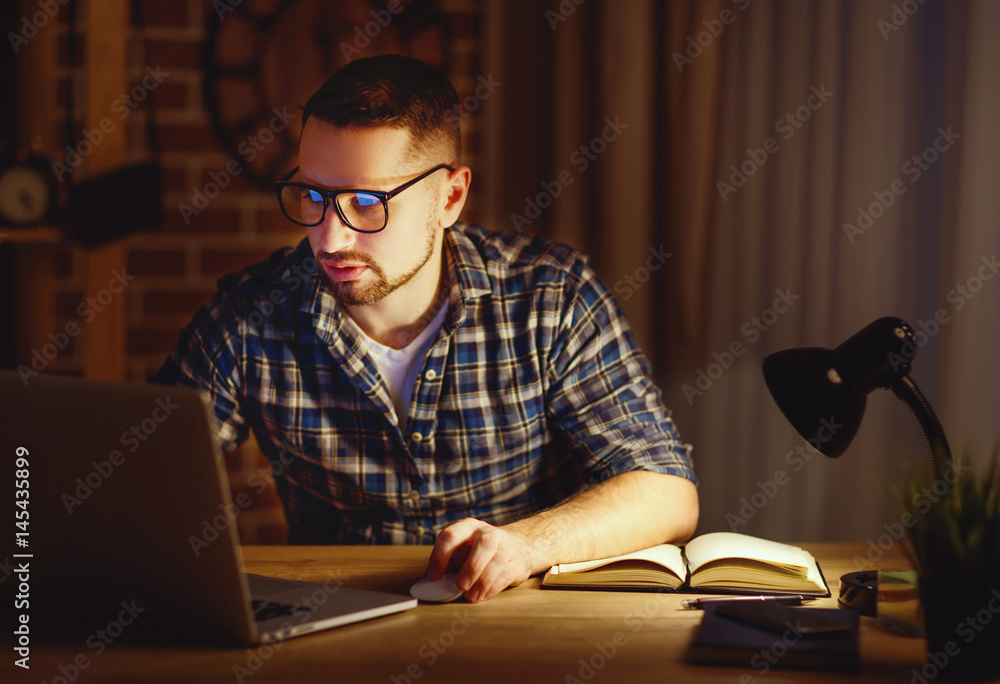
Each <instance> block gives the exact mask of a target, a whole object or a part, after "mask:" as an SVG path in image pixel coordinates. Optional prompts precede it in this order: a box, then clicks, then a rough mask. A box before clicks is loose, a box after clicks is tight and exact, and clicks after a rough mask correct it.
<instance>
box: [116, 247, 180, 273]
mask: <svg viewBox="0 0 1000 684" xmlns="http://www.w3.org/2000/svg"><path fill="white" fill-rule="evenodd" d="M184 270H185V255H184V252H182V251H181V250H178V249H133V250H131V251H130V252H129V254H128V272H129V273H132V274H135V275H137V276H150V275H166V276H171V275H183V274H184Z"/></svg>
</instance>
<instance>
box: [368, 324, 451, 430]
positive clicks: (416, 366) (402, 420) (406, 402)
mask: <svg viewBox="0 0 1000 684" xmlns="http://www.w3.org/2000/svg"><path fill="white" fill-rule="evenodd" d="M447 313H448V307H447V306H442V307H441V310H440V311H438V312H437V315H435V316H434V318H433V319H432V320H431V322H430V323H428V324H427V327H426V328H424V329H423V330H422V331H421V333H420V334H419V335H417V336H416V338H414V340H413V341H412V342H410V343H409V344H408V345H406V346H405V347H403V348H402V349H393V348H392V347H387V346H385V345H384V344H379V343H378V342H376V341H375V340H373V339H372V338H370V337H368V335H366V334H365V332H364V331H363V330H361V328H360V327H358V326H357V323H354V321H351V322H352V323H354V325H355V327H358V332H359V333H360V334H361V339H363V340H364V341H365V343H366V344H367V345H368V353H369V355H370V356H371V357H372V361H374V362H375V367H376V368H378V372H379V374H380V375H381V376H382V379H383V380H385V384H386V385H388V387H389V395H390V396H391V397H392V404H393V407H394V409H395V411H396V420H397V422H398V423H399V429H400V430H403V429H404V428H405V427H406V418H407V416H408V415H409V412H410V397H411V396H413V386H414V385H415V384H416V382H417V373H418V372H419V371H420V365H421V364H422V363H423V362H424V358H425V357H426V356H427V351H428V350H429V349H430V348H431V345H432V343H433V342H434V338H435V337H436V336H437V332H438V330H440V329H441V324H442V323H444V317H445V314H447Z"/></svg>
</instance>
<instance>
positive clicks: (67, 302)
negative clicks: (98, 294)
mask: <svg viewBox="0 0 1000 684" xmlns="http://www.w3.org/2000/svg"><path fill="white" fill-rule="evenodd" d="M82 301H83V293H82V292H80V291H74V292H60V293H58V294H57V295H56V318H74V317H75V316H76V307H78V306H80V302H82Z"/></svg>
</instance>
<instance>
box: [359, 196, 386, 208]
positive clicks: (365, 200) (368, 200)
mask: <svg viewBox="0 0 1000 684" xmlns="http://www.w3.org/2000/svg"><path fill="white" fill-rule="evenodd" d="M354 202H355V204H357V205H358V206H359V207H374V206H376V205H378V204H381V203H382V202H381V200H379V198H378V197H376V196H375V195H368V194H366V193H363V192H357V193H354Z"/></svg>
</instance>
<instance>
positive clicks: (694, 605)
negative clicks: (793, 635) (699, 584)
mask: <svg viewBox="0 0 1000 684" xmlns="http://www.w3.org/2000/svg"><path fill="white" fill-rule="evenodd" d="M808 598H809V597H808V596H802V595H801V594H776V595H767V596H727V597H722V598H701V599H688V600H686V601H682V602H681V606H682V607H683V608H684V609H686V610H703V609H704V608H705V606H710V605H712V604H715V603H742V602H743V601H777V602H778V603H785V604H791V605H798V604H801V603H802V601H803V600H804V599H808Z"/></svg>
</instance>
